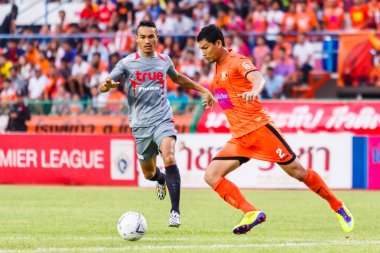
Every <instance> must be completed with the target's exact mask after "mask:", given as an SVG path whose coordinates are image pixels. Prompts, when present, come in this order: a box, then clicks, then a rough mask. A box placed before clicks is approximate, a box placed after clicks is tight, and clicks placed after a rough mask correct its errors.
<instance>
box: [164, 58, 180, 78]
mask: <svg viewBox="0 0 380 253" xmlns="http://www.w3.org/2000/svg"><path fill="white" fill-rule="evenodd" d="M168 63H169V68H168V71H166V73H167V74H168V76H169V77H170V78H171V79H172V80H173V79H177V77H178V72H177V70H176V69H175V67H174V64H173V62H172V60H171V59H170V58H169V57H168Z"/></svg>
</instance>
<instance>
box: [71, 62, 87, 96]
mask: <svg viewBox="0 0 380 253" xmlns="http://www.w3.org/2000/svg"><path fill="white" fill-rule="evenodd" d="M89 70H90V66H89V65H88V63H87V62H86V61H85V60H83V57H82V56H81V55H76V56H75V63H74V65H73V67H72V69H71V78H70V79H69V88H70V92H71V94H76V93H77V91H76V90H77V89H76V87H78V90H79V94H80V96H81V97H85V95H86V92H85V81H86V80H87V78H88V72H89Z"/></svg>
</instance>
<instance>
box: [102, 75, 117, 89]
mask: <svg viewBox="0 0 380 253" xmlns="http://www.w3.org/2000/svg"><path fill="white" fill-rule="evenodd" d="M119 83H120V82H115V81H114V80H112V79H111V78H109V77H108V78H107V79H106V80H105V81H104V83H102V84H101V85H100V87H99V91H100V92H107V91H109V90H110V89H111V88H116V87H117V86H118V85H119Z"/></svg>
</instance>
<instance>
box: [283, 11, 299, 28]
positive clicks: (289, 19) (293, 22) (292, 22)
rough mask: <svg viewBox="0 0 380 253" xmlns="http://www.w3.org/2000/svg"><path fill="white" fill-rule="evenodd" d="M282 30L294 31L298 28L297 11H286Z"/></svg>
mask: <svg viewBox="0 0 380 253" xmlns="http://www.w3.org/2000/svg"><path fill="white" fill-rule="evenodd" d="M282 29H283V30H282V31H283V32H294V31H296V29H297V17H296V14H295V13H290V12H285V13H284V17H283V18H282Z"/></svg>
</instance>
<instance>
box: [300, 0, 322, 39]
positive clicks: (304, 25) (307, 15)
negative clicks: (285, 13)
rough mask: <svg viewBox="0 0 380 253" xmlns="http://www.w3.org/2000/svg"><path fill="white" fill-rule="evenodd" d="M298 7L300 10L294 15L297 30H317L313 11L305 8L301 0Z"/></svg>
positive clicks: (303, 31) (301, 31) (316, 21)
mask: <svg viewBox="0 0 380 253" xmlns="http://www.w3.org/2000/svg"><path fill="white" fill-rule="evenodd" d="M300 7H301V10H300V12H299V13H297V16H296V17H297V18H296V25H297V32H299V33H305V32H310V31H312V30H319V23H318V20H317V16H316V15H315V13H314V12H311V11H308V10H307V8H306V3H305V2H301V3H300Z"/></svg>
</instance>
